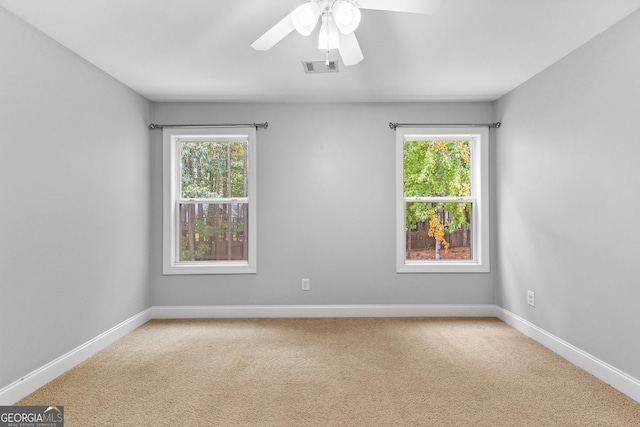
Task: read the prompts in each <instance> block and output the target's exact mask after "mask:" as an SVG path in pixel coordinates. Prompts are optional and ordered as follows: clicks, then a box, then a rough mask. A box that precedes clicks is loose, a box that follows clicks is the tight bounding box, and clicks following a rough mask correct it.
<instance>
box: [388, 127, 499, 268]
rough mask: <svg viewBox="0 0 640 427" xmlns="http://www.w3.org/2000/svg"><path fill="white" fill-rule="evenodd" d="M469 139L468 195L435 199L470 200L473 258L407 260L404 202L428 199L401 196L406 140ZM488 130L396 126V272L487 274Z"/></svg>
mask: <svg viewBox="0 0 640 427" xmlns="http://www.w3.org/2000/svg"><path fill="white" fill-rule="evenodd" d="M452 139H463V140H471V141H472V144H471V162H472V163H471V180H472V190H471V191H472V194H471V197H468V198H467V197H464V198H451V200H449V199H446V200H443V199H441V198H438V201H460V202H464V201H470V202H473V204H472V206H473V213H472V218H473V221H474V224H473V225H474V226H473V227H471V232H472V238H471V242H472V244H473V248H472V253H473V254H474V258H475V259H474V260H406V259H405V257H406V254H405V248H406V233H405V206H406V205H405V202H406V201H410V200H413V199H416V201H429V199H430V198H405V197H404V143H405V141H430V140H452ZM489 248H490V245H489V129H488V128H487V127H469V128H451V127H442V128H435V127H433V128H408V127H404V128H403V127H398V128H397V129H396V271H397V272H398V273H487V272H489V271H490V267H491V262H490V253H489Z"/></svg>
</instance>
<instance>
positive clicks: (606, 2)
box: [0, 0, 640, 102]
mask: <svg viewBox="0 0 640 427" xmlns="http://www.w3.org/2000/svg"><path fill="white" fill-rule="evenodd" d="M389 1H390V2H393V0H389ZM303 2H304V0H272V1H268V0H179V1H178V0H0V6H2V7H4V8H6V9H8V10H9V11H11V12H13V13H15V14H16V15H18V16H19V17H21V18H22V19H24V20H25V21H27V22H29V23H30V24H32V25H33V26H35V27H36V28H38V29H39V30H41V31H42V32H44V33H46V34H48V35H49V36H50V37H52V38H53V39H55V40H57V41H58V42H59V43H61V44H62V45H64V46H66V47H67V48H69V49H70V50H72V51H74V52H76V53H77V54H78V55H80V56H81V57H83V58H85V59H86V60H88V61H89V62H91V63H93V64H94V65H96V66H97V67H99V68H101V69H102V70H104V71H105V72H107V73H109V74H110V75H112V76H113V77H115V78H116V79H118V80H120V81H121V82H123V83H124V84H126V85H127V86H129V87H131V88H132V89H133V90H135V91H136V92H138V93H140V94H141V95H143V96H145V97H146V98H148V99H150V100H153V101H191V100H198V101H274V102H280V101H283V102H325V101H333V102H356V101H443V100H464V101H468V100H495V99H497V98H499V97H500V96H502V95H504V94H505V93H507V92H509V91H510V90H512V89H513V88H515V87H517V86H518V85H520V84H521V83H523V82H525V81H526V80H528V79H529V78H531V77H533V76H534V75H535V74H537V73H539V72H540V71H542V70H543V69H545V68H546V67H548V66H549V65H551V64H553V63H554V62H556V61H558V60H559V59H561V58H562V57H564V56H565V55H567V54H568V53H570V52H571V51H573V50H575V49H576V48H578V47H579V46H581V45H582V44H584V43H585V42H587V41H588V40H590V39H591V38H593V37H595V36H597V35H598V34H599V33H601V32H602V31H604V30H606V29H607V28H609V27H611V26H612V25H614V24H615V23H616V22H618V21H619V20H620V19H622V18H624V17H625V16H627V15H629V14H630V13H632V12H633V11H635V10H637V9H639V8H640V0H446V2H445V3H444V5H443V6H442V7H441V8H440V10H439V11H438V12H437V13H436V14H433V15H419V14H408V13H397V12H382V11H373V10H363V11H362V22H361V24H360V27H359V28H358V30H357V31H356V34H357V37H358V40H359V42H360V46H361V48H362V51H363V53H364V60H363V61H362V62H361V63H359V64H357V65H355V66H352V67H344V66H342V64H340V65H341V66H340V71H339V73H335V74H316V75H311V74H305V73H304V71H303V67H302V64H301V61H309V60H323V59H324V58H325V53H324V52H322V51H319V50H318V49H317V48H316V43H317V31H318V30H317V29H316V30H315V31H314V33H313V34H312V35H311V36H309V37H306V38H305V37H303V36H300V35H299V34H297V33H295V32H293V33H291V34H290V35H289V36H287V37H286V38H285V39H284V40H283V41H282V42H280V43H279V44H277V45H276V46H275V47H274V48H273V49H271V50H269V51H266V52H257V51H255V50H253V49H252V48H251V47H250V44H251V42H253V41H254V40H255V39H256V38H258V37H259V36H260V35H262V33H264V32H265V31H266V30H267V29H269V28H270V27H271V26H273V25H274V24H275V23H276V22H278V21H279V20H280V19H282V18H283V17H284V16H285V15H287V14H288V13H289V12H290V11H291V10H292V9H294V8H295V7H296V6H297V5H299V4H301V3H303ZM333 55H334V56H333V58H335V59H337V58H338V55H337V53H335V52H334V53H333Z"/></svg>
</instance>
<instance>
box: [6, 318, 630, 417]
mask: <svg viewBox="0 0 640 427" xmlns="http://www.w3.org/2000/svg"><path fill="white" fill-rule="evenodd" d="M18 404H19V405H61V406H64V411H65V427H75V426H81V427H86V426H136V427H140V426H171V427H173V426H536V427H538V426H581V427H583V426H640V404H639V403H637V402H635V401H634V400H632V399H630V398H629V397H627V396H625V395H624V394H622V393H620V392H618V391H617V390H615V389H614V388H612V387H610V386H609V385H607V384H605V383H603V382H602V381H600V380H598V379H596V378H595V377H593V376H592V375H590V374H588V373H586V372H585V371H583V370H581V369H579V368H577V367H576V366H574V365H572V364H571V363H569V362H567V361H566V360H564V359H562V358H561V357H559V356H557V355H556V354H554V353H553V352H551V351H550V350H548V349H546V348H545V347H543V346H541V345H539V344H538V343H536V342H535V341H533V340H531V339H529V338H528V337H526V336H524V335H523V334H521V333H520V332H518V331H516V330H515V329H513V328H511V327H509V326H508V325H506V324H505V323H503V322H501V321H500V320H498V319H495V318H481V319H477V318H474V319H460V318H339V319H336V318H329V319H328V318H318V319H198V320H153V321H150V322H148V323H146V324H145V325H143V326H141V327H140V328H138V329H136V330H135V331H133V332H131V333H130V334H128V335H127V336H125V337H124V338H122V339H120V340H119V341H117V342H115V343H114V344H112V345H111V346H109V347H107V348H106V349H104V350H103V351H101V352H100V353H98V354H96V355H94V356H93V357H91V358H89V359H88V360H86V361H85V362H83V363H81V364H79V365H78V366H76V367H75V368H73V369H71V370H70V371H68V372H66V373H65V374H63V375H61V376H60V377H58V378H57V379H55V380H53V381H52V382H50V383H49V384H47V385H46V386H44V387H42V388H41V389H39V390H37V391H36V392H34V393H32V394H31V395H29V396H27V397H26V398H24V399H23V400H21V401H20V402H18Z"/></svg>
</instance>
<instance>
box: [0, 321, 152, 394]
mask: <svg viewBox="0 0 640 427" xmlns="http://www.w3.org/2000/svg"><path fill="white" fill-rule="evenodd" d="M149 320H151V311H150V309H147V310H145V311H142V312H140V313H138V314H136V315H135V316H132V317H130V318H129V319H127V320H125V321H124V322H122V323H120V324H118V325H116V326H114V327H113V328H111V329H109V330H108V331H106V332H103V333H101V334H100V335H98V336H97V337H95V338H93V339H91V340H89V341H87V342H86V343H84V344H82V345H80V346H78V347H76V348H74V349H73V350H71V351H69V352H68V353H66V354H63V355H62V356H60V357H58V358H57V359H55V360H53V361H51V362H49V363H47V364H46V365H44V366H42V367H40V368H38V369H36V370H35V371H33V372H30V373H28V374H27V375H25V376H24V377H22V378H20V379H19V380H17V381H14V382H13V383H11V384H9V385H8V386H6V387H3V388H2V389H0V406H8V405H13V404H15V403H16V402H17V401H19V400H20V399H22V398H23V397H25V396H28V395H29V394H31V393H33V392H34V391H36V390H37V389H39V388H40V387H42V386H44V385H45V384H47V383H48V382H50V381H52V380H54V379H55V378H57V377H58V376H60V375H62V374H63V373H65V372H67V371H68V370H69V369H71V368H73V367H74V366H76V365H78V364H79V363H81V362H83V361H85V360H87V359H88V358H90V357H91V356H93V355H94V354H96V353H98V352H99V351H101V350H102V349H104V348H105V347H107V346H108V345H110V344H112V343H114V342H115V341H117V340H119V339H120V338H122V337H124V336H125V335H127V334H128V333H129V332H131V331H133V330H134V329H136V328H137V327H139V326H141V325H143V324H145V323H146V322H148V321H149Z"/></svg>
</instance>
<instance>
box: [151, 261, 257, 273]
mask: <svg viewBox="0 0 640 427" xmlns="http://www.w3.org/2000/svg"><path fill="white" fill-rule="evenodd" d="M256 272H257V271H256V267H255V266H254V265H251V264H250V263H248V262H246V261H218V262H181V263H174V264H172V265H169V266H165V267H164V268H163V270H162V274H163V275H165V276H171V275H183V274H185V275H186V274H256Z"/></svg>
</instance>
